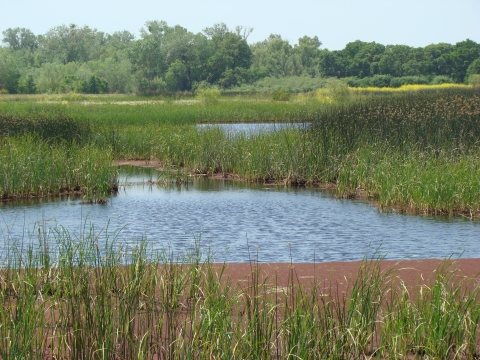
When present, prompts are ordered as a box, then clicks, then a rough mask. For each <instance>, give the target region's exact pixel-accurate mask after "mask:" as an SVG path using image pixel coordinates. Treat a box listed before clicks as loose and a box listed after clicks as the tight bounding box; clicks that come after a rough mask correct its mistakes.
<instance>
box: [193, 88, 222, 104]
mask: <svg viewBox="0 0 480 360" xmlns="http://www.w3.org/2000/svg"><path fill="white" fill-rule="evenodd" d="M197 99H198V100H199V101H200V102H201V103H202V104H204V105H207V106H210V105H216V104H218V102H219V101H220V90H218V89H216V88H203V89H198V90H197Z"/></svg>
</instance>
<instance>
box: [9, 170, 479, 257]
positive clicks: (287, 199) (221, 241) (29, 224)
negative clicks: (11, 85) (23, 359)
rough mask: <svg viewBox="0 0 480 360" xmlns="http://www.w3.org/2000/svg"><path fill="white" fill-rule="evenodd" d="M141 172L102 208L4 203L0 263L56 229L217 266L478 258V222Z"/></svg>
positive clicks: (65, 201)
mask: <svg viewBox="0 0 480 360" xmlns="http://www.w3.org/2000/svg"><path fill="white" fill-rule="evenodd" d="M138 171H139V170H134V171H133V172H132V170H130V171H128V172H126V171H125V172H123V173H122V177H123V180H121V183H123V184H124V185H122V186H121V187H120V191H119V192H118V194H116V195H114V196H112V197H111V198H109V199H108V202H107V203H106V204H102V205H99V204H85V203H84V202H82V200H81V199H80V198H78V197H65V198H62V199H39V200H35V201H24V202H18V203H15V204H9V203H3V204H1V205H0V254H3V255H0V259H1V258H2V256H3V258H5V254H7V253H8V250H9V247H10V246H11V245H12V244H14V243H17V244H18V243H20V242H21V243H22V244H23V245H24V246H25V245H26V244H31V245H32V246H33V247H34V248H35V247H36V246H37V247H38V242H39V241H38V235H37V231H39V229H40V230H41V233H42V234H54V230H55V229H56V228H58V226H61V227H64V228H65V229H67V230H68V231H69V233H70V234H71V236H72V237H74V238H75V237H80V236H81V234H82V231H83V232H86V231H88V229H90V228H94V229H95V231H96V232H99V234H100V233H102V231H101V230H102V229H105V228H108V230H104V232H107V231H108V232H110V233H112V234H113V233H115V232H118V235H117V238H116V239H117V240H116V241H117V243H119V244H122V246H125V247H130V246H135V245H136V244H138V243H139V242H140V241H142V239H144V240H145V241H147V243H148V244H149V246H150V248H151V249H156V250H164V249H168V251H170V252H171V253H172V254H176V255H175V256H181V255H178V254H182V252H184V251H187V250H188V249H190V248H191V246H192V244H194V243H197V244H199V245H200V247H201V249H202V251H203V252H204V253H207V251H210V253H211V254H212V256H213V260H214V261H218V262H223V261H226V262H248V261H250V260H253V259H254V258H255V259H256V260H258V261H260V262H289V261H294V262H314V261H315V262H325V261H351V260H361V259H362V258H364V256H366V255H368V256H370V255H372V254H374V253H375V252H376V251H377V254H379V255H382V256H383V255H384V256H385V258H386V259H422V258H445V257H449V256H452V257H454V258H456V257H465V258H477V257H480V223H479V222H478V221H471V220H468V219H465V218H462V217H455V218H447V217H432V216H412V215H403V214H396V213H380V212H379V211H378V210H377V208H375V207H373V206H371V205H370V204H368V203H366V202H364V201H352V200H341V199H336V198H334V197H333V195H332V194H331V193H329V192H326V191H322V190H319V189H316V188H302V187H298V188H297V187H284V186H270V185H269V186H266V185H262V184H249V183H242V182H234V181H229V180H213V179H208V178H189V180H188V182H187V183H182V184H176V183H172V182H169V181H160V182H159V185H157V184H150V183H149V181H150V180H156V179H157V177H158V174H157V173H155V172H154V171H153V170H148V171H146V170H140V171H141V172H140V173H139V172H138ZM47 238H49V236H47ZM3 260H5V259H3Z"/></svg>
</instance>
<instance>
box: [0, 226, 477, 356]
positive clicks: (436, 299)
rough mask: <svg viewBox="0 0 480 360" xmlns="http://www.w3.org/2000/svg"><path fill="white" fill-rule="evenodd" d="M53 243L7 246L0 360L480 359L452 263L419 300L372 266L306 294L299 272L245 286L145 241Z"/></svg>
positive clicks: (468, 299) (67, 238) (191, 257)
mask: <svg viewBox="0 0 480 360" xmlns="http://www.w3.org/2000/svg"><path fill="white" fill-rule="evenodd" d="M53 234H54V235H49V236H47V235H46V234H43V232H42V231H41V230H39V234H38V244H32V245H31V247H30V248H28V249H27V250H25V249H24V248H23V249H22V248H21V247H20V244H10V248H9V252H8V258H9V261H8V262H7V263H6V264H4V266H3V267H2V268H0V303H1V306H0V358H2V359H18V358H23V359H38V358H62V359H85V358H89V359H105V358H120V359H132V358H136V359H139V358H142V359H152V358H160V359H185V358H188V359H211V358H229V359H245V358H257V359H258V358H262V359H291V358H296V359H311V358H321V359H352V358H353V359H358V358H370V357H371V356H373V357H375V358H380V359H404V358H406V357H407V356H414V357H418V358H441V359H446V358H448V359H474V358H475V357H476V356H477V355H478V352H477V350H478V348H477V345H478V341H479V339H480V338H479V332H478V322H479V319H480V302H479V299H480V298H479V295H480V292H479V290H480V289H479V288H478V285H475V284H473V283H470V282H469V280H468V279H465V278H462V277H457V276H456V275H455V272H454V271H453V268H450V267H449V265H448V263H447V262H445V264H444V266H440V267H439V268H438V269H437V271H436V275H435V279H434V280H433V281H432V282H431V283H428V284H424V285H423V283H422V284H420V285H419V287H418V288H416V289H415V290H413V289H412V288H409V287H407V286H406V285H405V284H404V283H403V282H402V281H401V279H400V278H397V275H396V273H395V271H394V270H393V269H386V270H380V259H373V260H365V261H364V262H363V263H362V265H361V266H360V268H359V271H358V274H357V276H356V277H355V278H354V279H353V281H352V282H350V283H349V284H350V285H349V286H348V290H347V292H346V293H343V292H340V291H339V290H338V287H337V285H338V284H337V285H336V284H331V285H327V286H326V287H325V284H324V283H322V284H320V283H317V279H316V278H313V279H312V282H311V284H310V285H309V286H303V285H299V283H298V278H297V276H298V275H297V274H296V272H295V268H294V266H291V268H290V275H289V280H288V283H287V284H284V285H286V286H284V285H283V286H279V284H278V280H277V278H276V276H273V277H272V278H266V279H265V278H262V277H260V268H259V264H257V263H255V262H254V263H252V265H251V274H250V276H249V278H248V281H247V282H240V283H237V282H232V281H231V279H229V278H228V277H226V276H225V275H224V271H225V266H223V267H222V266H218V265H217V266H214V264H212V263H211V262H210V260H209V257H208V254H200V253H199V252H198V248H196V247H195V246H194V247H193V248H192V249H191V250H190V251H189V252H188V253H187V254H186V255H185V256H184V257H181V258H178V257H176V256H174V255H173V254H170V253H168V252H160V253H155V254H154V253H151V252H150V251H149V250H148V246H147V243H146V242H142V243H139V244H138V245H137V246H135V247H133V248H129V249H128V248H123V247H122V246H121V245H120V244H117V243H116V242H115V234H108V233H107V231H104V232H101V233H95V232H94V231H93V229H91V230H90V232H89V231H88V230H87V231H86V232H85V233H84V234H83V235H82V236H81V237H80V238H73V237H72V236H71V235H70V234H69V233H68V232H67V231H65V230H63V231H58V232H56V233H53ZM38 249H39V250H38ZM52 254H55V257H53V256H52ZM202 255H203V256H202ZM159 264H160V266H159Z"/></svg>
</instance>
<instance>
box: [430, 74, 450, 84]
mask: <svg viewBox="0 0 480 360" xmlns="http://www.w3.org/2000/svg"><path fill="white" fill-rule="evenodd" d="M453 83H455V81H453V80H452V79H451V78H449V77H448V76H445V75H439V76H435V77H434V78H433V80H432V82H431V84H432V85H440V84H453Z"/></svg>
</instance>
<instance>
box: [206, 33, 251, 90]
mask: <svg viewBox="0 0 480 360" xmlns="http://www.w3.org/2000/svg"><path fill="white" fill-rule="evenodd" d="M223 25H224V24H223ZM223 25H222V24H221V25H216V28H217V31H216V32H215V31H213V30H209V28H208V29H206V30H204V32H205V33H207V34H212V35H211V39H210V40H211V41H212V44H213V54H212V55H211V56H210V57H209V58H208V60H207V74H206V75H207V80H208V81H209V82H210V83H212V84H217V83H218V82H219V80H220V79H222V78H224V75H226V73H225V72H226V71H228V70H235V69H236V68H244V69H248V68H249V67H250V65H251V62H252V51H251V50H250V47H249V46H248V44H247V42H246V40H245V39H244V38H242V36H240V35H237V34H235V33H232V32H230V31H227V29H228V28H225V27H224V26H223ZM209 36H210V35H209Z"/></svg>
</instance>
